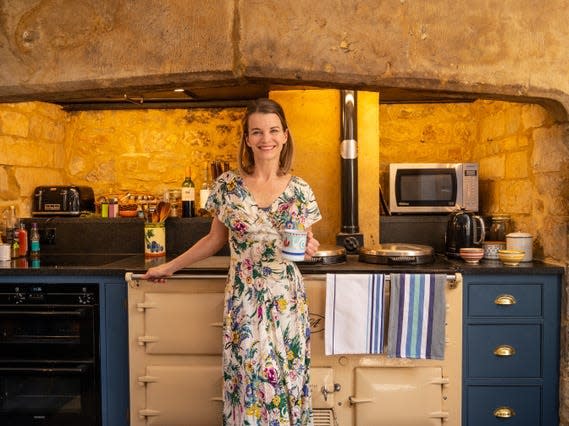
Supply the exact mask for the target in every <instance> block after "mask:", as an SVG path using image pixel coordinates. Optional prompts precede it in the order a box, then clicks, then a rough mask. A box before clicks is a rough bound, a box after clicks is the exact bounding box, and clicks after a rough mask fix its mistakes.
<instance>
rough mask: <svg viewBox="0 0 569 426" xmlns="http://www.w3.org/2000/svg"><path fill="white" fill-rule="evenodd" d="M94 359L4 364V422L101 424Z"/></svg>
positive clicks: (0, 415) (18, 425) (0, 374)
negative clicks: (89, 360)
mask: <svg viewBox="0 0 569 426" xmlns="http://www.w3.org/2000/svg"><path fill="white" fill-rule="evenodd" d="M95 370H96V369H95V367H94V364H93V363H61V362H58V363H50V364H47V363H34V362H32V363H26V362H22V363H18V364H14V363H10V365H9V366H7V365H6V363H1V364H0V424H2V425H11V426H28V425H41V426H78V425H81V426H98V425H100V424H101V420H100V415H99V410H98V408H97V407H98V406H99V401H98V396H97V394H98V393H97V391H96V390H97V388H98V386H97V383H98V380H97V377H98V373H97V372H96V371H95Z"/></svg>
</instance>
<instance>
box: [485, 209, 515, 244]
mask: <svg viewBox="0 0 569 426" xmlns="http://www.w3.org/2000/svg"><path fill="white" fill-rule="evenodd" d="M509 233H510V216H506V215H500V216H492V223H491V225H490V230H489V231H488V238H486V240H488V241H506V235H507V234H509Z"/></svg>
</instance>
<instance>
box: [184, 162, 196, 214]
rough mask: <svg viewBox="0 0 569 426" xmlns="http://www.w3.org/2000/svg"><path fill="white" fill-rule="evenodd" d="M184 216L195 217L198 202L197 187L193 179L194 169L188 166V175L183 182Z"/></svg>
mask: <svg viewBox="0 0 569 426" xmlns="http://www.w3.org/2000/svg"><path fill="white" fill-rule="evenodd" d="M181 198H182V217H194V215H195V213H194V211H195V210H194V209H195V206H194V204H195V202H196V187H195V185H194V182H193V181H192V169H191V168H190V167H186V177H185V178H184V181H183V182H182V191H181Z"/></svg>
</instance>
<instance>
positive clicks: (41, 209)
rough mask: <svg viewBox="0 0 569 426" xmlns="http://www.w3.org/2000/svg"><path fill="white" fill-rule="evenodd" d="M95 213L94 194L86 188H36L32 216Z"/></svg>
mask: <svg viewBox="0 0 569 426" xmlns="http://www.w3.org/2000/svg"><path fill="white" fill-rule="evenodd" d="M91 212H95V194H94V192H93V189H92V188H91V187H88V186H74V185H66V186H38V187H36V189H34V196H33V200H32V216H80V215H82V214H84V213H91Z"/></svg>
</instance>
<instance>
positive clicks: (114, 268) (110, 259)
mask: <svg viewBox="0 0 569 426" xmlns="http://www.w3.org/2000/svg"><path fill="white" fill-rule="evenodd" d="M167 260H169V258H168V257H166V258H145V257H144V255H143V254H130V253H124V254H120V253H117V254H59V255H57V254H50V255H42V256H40V258H39V262H38V261H37V260H32V259H16V260H12V261H7V262H0V277H10V276H22V275H81V276H88V275H98V276H122V275H124V274H125V273H126V272H133V273H137V274H139V273H143V272H144V271H146V270H147V269H148V268H149V267H151V266H154V265H157V264H160V263H163V262H165V261H167ZM228 266H229V257H227V256H213V257H210V258H208V259H205V260H203V261H201V262H198V263H196V264H195V265H192V266H191V267H188V268H184V269H182V270H180V271H179V272H178V273H179V274H201V275H208V274H212V275H220V274H221V275H223V274H226V272H227V268H228ZM299 268H300V270H301V272H302V273H303V274H311V275H312V274H326V273H403V272H411V273H412V272H416V273H446V274H454V273H455V272H461V273H463V274H525V275H527V274H530V275H536V274H563V273H564V268H563V267H562V266H559V265H555V264H549V263H544V262H540V261H534V262H527V263H520V265H519V266H505V265H503V264H502V263H501V262H500V261H491V260H482V261H481V262H480V264H478V265H470V264H467V263H465V262H463V261H462V260H449V259H447V258H446V257H444V256H436V258H435V262H434V263H430V264H423V265H381V264H370V263H363V262H359V261H358V257H357V255H348V259H347V261H346V262H344V263H339V264H333V265H323V264H311V263H304V262H302V263H299Z"/></svg>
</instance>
